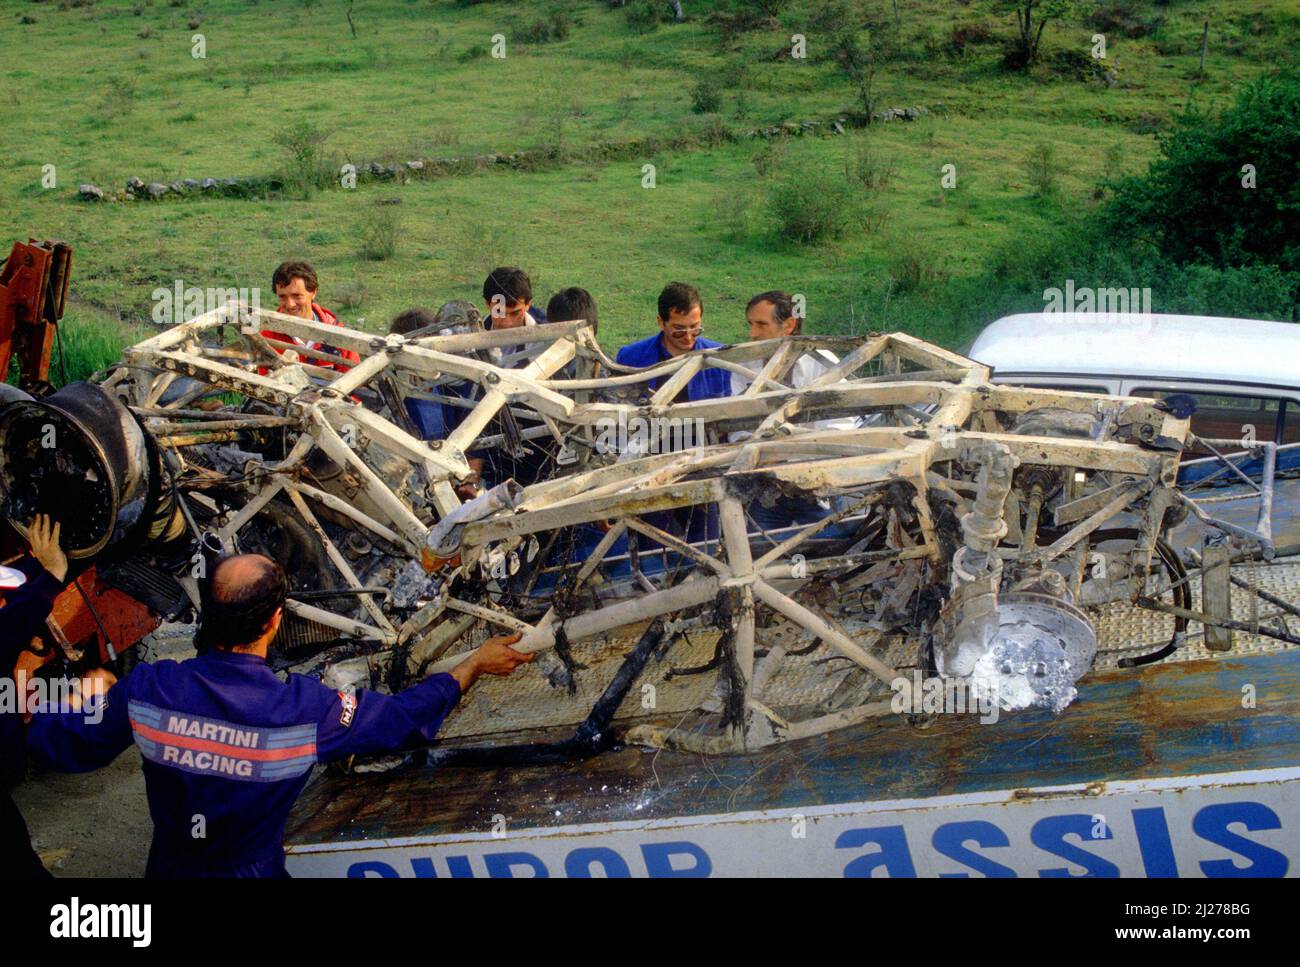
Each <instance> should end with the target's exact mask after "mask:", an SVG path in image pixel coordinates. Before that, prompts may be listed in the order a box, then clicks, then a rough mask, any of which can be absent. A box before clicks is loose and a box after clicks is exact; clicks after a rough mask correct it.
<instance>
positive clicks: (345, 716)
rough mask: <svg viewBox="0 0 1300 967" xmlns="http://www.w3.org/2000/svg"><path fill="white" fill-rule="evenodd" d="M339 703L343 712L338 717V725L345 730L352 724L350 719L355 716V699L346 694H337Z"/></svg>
mask: <svg viewBox="0 0 1300 967" xmlns="http://www.w3.org/2000/svg"><path fill="white" fill-rule="evenodd" d="M339 703H340V704H341V705H342V706H343V712H342V714H341V715H339V725H341V726H343V727H344V728H345V729H346V728H347V727H348V726H349V725H351V724H352V717H353V716H354V715H356V714H357V697H356V696H355V695H352V694H349V693H348V692H339Z"/></svg>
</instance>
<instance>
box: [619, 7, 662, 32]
mask: <svg viewBox="0 0 1300 967" xmlns="http://www.w3.org/2000/svg"><path fill="white" fill-rule="evenodd" d="M660 7H667V4H664V3H660V2H659V0H628V3H627V6H625V7H624V8H623V15H624V16H625V17H626V18H627V25H628V26H629V27H631V28H632V29H633V30H634V31H636V32H637V33H639V34H645V33H649V32H650V31H652V30H654V29H655V28H657V27H658V26H659V18H660V17H661V16H662V12H661V11H660Z"/></svg>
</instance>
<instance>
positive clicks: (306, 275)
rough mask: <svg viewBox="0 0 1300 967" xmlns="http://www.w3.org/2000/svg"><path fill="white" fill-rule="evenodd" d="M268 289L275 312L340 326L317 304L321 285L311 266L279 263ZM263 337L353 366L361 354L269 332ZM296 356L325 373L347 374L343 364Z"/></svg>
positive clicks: (306, 263) (301, 263)
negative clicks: (274, 299)
mask: <svg viewBox="0 0 1300 967" xmlns="http://www.w3.org/2000/svg"><path fill="white" fill-rule="evenodd" d="M271 287H272V288H273V289H274V290H275V297H276V299H277V300H279V305H277V306H276V311H277V312H283V313H284V314H285V315H288V316H297V317H298V318H299V319H308V320H312V321H315V322H323V323H325V324H326V325H329V326H342V325H343V324H342V323H341V322H339V320H338V316H336V315H334V313H332V312H330V311H329V310H328V309H326V308H325V307H324V306H322V305H318V304H317V303H316V293H317V292H318V291H319V289H320V283H319V281H318V280H317V278H316V270H315V269H314V268H312V265H311V263H310V262H281V263H280V265H279V267H278V268H276V270H275V272H274V273H273V274H272V275H271ZM262 335H263V336H266V337H267V338H268V339H278V340H280V341H281V342H286V343H293V344H295V345H297V346H301V347H302V349H319V350H322V351H324V352H329V353H334V354H335V355H337V356H341V357H343V358H344V359H346V360H347V361H348V362H349V363H351V364H354V365H355V364H356V363H359V362H361V356H360V354H359V353H356V352H353V351H352V350H350V349H336V348H335V347H333V346H328V345H325V344H323V343H317V342H303V341H302V340H301V339H295V338H294V337H293V336H287V335H285V334H284V333H279V332H274V331H272V330H270V329H266V330H263V331H262ZM276 350H277V351H279V352H284V347H280V346H276ZM299 355H300V356H301V357H302V361H303V362H304V363H312V364H314V365H316V366H323V367H325V368H327V369H337V370H339V371H340V372H347V370H348V367H347V366H345V365H344V364H342V363H336V362H334V361H332V360H325V359H315V358H311V357H309V356H306V355H303V354H302V352H301V350H300V351H299Z"/></svg>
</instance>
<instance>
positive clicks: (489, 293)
mask: <svg viewBox="0 0 1300 967" xmlns="http://www.w3.org/2000/svg"><path fill="white" fill-rule="evenodd" d="M498 295H499V296H501V297H502V298H504V299H505V300H506V307H507V308H509V307H510V306H512V305H514V304H515V303H516V302H532V301H533V283H532V282H531V281H530V280H529V278H528V273H527V272H525V271H524V270H523V269H516V268H514V267H512V266H509V265H503V266H501V267H499V268H495V269H493V270H492V271H491V272H489V273H488V277H487V278H486V279H485V280H484V281H483V301H484V302H486V303H488V304H491V302H492V297H493V296H498Z"/></svg>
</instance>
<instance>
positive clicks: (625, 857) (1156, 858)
mask: <svg viewBox="0 0 1300 967" xmlns="http://www.w3.org/2000/svg"><path fill="white" fill-rule="evenodd" d="M1130 818H1131V820H1132V829H1133V832H1134V834H1135V836H1136V840H1137V853H1138V855H1139V856H1140V858H1141V862H1142V870H1143V872H1144V873H1145V874H1146V875H1147V876H1149V877H1177V876H1180V875H1183V874H1185V873H1187V872H1191V871H1190V870H1186V869H1184V870H1181V871H1180V870H1179V868H1178V862H1177V860H1176V858H1175V852H1174V846H1173V837H1172V835H1171V832H1170V828H1169V818H1168V816H1167V814H1166V813H1165V810H1164V808H1163V807H1160V806H1155V807H1142V808H1134V809H1132V810H1131V811H1130ZM1281 828H1282V821H1281V819H1280V818H1279V817H1278V814H1277V813H1276V812H1275V811H1274V810H1273V809H1271V808H1270V807H1269V806H1267V805H1265V804H1263V803H1260V802H1251V801H1241V802H1229V803H1217V804H1212V805H1207V806H1204V807H1202V808H1201V809H1199V810H1198V811H1196V812H1195V813H1194V814H1193V816H1192V820H1191V830H1190V832H1191V833H1192V834H1194V835H1195V836H1196V837H1197V838H1198V839H1199V840H1200V841H1203V842H1206V843H1211V844H1213V845H1215V846H1218V847H1220V848H1222V849H1223V850H1225V851H1227V852H1228V853H1230V854H1232V856H1231V857H1225V858H1221V859H1202V860H1199V867H1200V872H1201V873H1203V874H1204V875H1205V876H1207V877H1239V876H1251V877H1258V876H1263V877H1281V876H1285V875H1286V873H1287V871H1288V869H1289V867H1290V861H1289V859H1288V857H1287V856H1286V855H1285V854H1283V853H1281V852H1279V851H1278V850H1275V849H1272V848H1271V847H1269V846H1266V845H1264V844H1263V843H1260V842H1258V841H1256V840H1254V839H1251V838H1250V837H1249V836H1248V835H1246V834H1249V833H1252V832H1262V831H1268V830H1279V829H1281ZM1017 831H1018V830H1017V828H1016V827H1014V826H1013V827H1012V834H1014V833H1015V832H1017ZM1019 831H1021V835H1023V827H1019ZM710 832H716V833H724V832H725V830H724V829H719V830H716V831H702V832H701V834H700V837H701V838H702V839H705V840H706V841H707V840H708V838H709V834H710ZM760 835H761V834H760ZM732 836H734V834H732ZM784 836H788V833H787V834H784ZM784 836H783V837H782V842H784ZM915 836H916V834H915V832H913V838H915ZM1028 839H1029V842H1030V843H1032V844H1033V846H1035V847H1037V849H1038V850H1039V851H1040V853H1039V855H1038V857H1037V860H1036V862H1035V861H1034V860H1033V859H1026V857H1025V854H1024V853H1023V852H1021V854H1020V856H1019V858H1020V860H1021V863H1020V868H1021V872H1029V873H1030V874H1031V875H1032V873H1034V872H1036V873H1037V875H1038V876H1040V877H1071V876H1075V875H1079V874H1076V873H1075V872H1072V869H1071V867H1075V868H1082V870H1083V871H1084V872H1083V873H1082V874H1081V875H1082V876H1088V877H1114V876H1119V875H1120V870H1119V867H1118V866H1116V864H1115V863H1113V862H1111V860H1109V859H1107V858H1106V856H1105V853H1106V850H1105V849H1104V848H1103V847H1101V846H1100V845H1093V844H1101V843H1104V842H1105V841H1107V840H1113V839H1114V836H1113V834H1112V832H1111V825H1110V822H1109V820H1106V821H1103V820H1102V817H1101V816H1099V815H1089V814H1086V813H1063V814H1060V815H1055V816H1045V817H1042V818H1040V819H1038V820H1037V821H1036V822H1035V823H1034V824H1033V825H1032V826H1030V827H1029V830H1028ZM588 842H590V840H588ZM503 845H504V844H503ZM521 845H522V844H521ZM756 845H757V843H756ZM925 845H928V847H929V848H930V849H932V851H933V853H934V854H936V855H938V856H941V857H944V858H946V859H948V860H951V861H953V862H954V863H955V864H957V865H958V866H959V867H962V868H964V869H958V870H945V871H942V872H940V873H939V876H941V877H969V876H972V875H980V876H986V877H1014V876H1017V875H1018V874H1017V870H1016V869H1014V868H1012V867H1011V866H1008V865H1006V864H1004V863H999V862H997V859H1006V860H1008V861H1009V860H1010V855H1009V853H1006V852H1003V851H1009V850H1011V849H1012V847H1013V845H1015V844H1013V842H1012V835H1009V833H1008V830H1007V829H1005V828H1003V826H1001V825H999V824H998V823H995V822H990V821H988V820H965V821H957V822H950V823H944V824H942V825H940V826H938V827H937V828H936V829H935V830H934V832H933V834H932V835H931V836H930V837H929V843H928V844H925ZM1020 845H1021V847H1022V850H1023V847H1024V846H1025V845H1027V844H1023V843H1022V844H1020ZM834 847H835V849H836V850H844V851H849V852H845V853H841V854H839V855H840V856H842V857H843V858H844V860H845V862H844V865H843V870H842V872H843V875H844V876H846V877H871V876H878V875H882V874H883V875H887V876H891V877H914V876H916V875H917V873H916V862H915V860H914V856H913V852H912V844H911V843H909V841H908V834H907V830H906V828H905V827H904V826H902V825H887V826H872V827H862V828H855V829H846V830H842V831H840V833H839V835H838V836H837V837H836V838H835V842H834ZM464 848H465V847H464V845H462V846H461V849H462V850H463V849H464ZM715 848H718V847H715ZM729 848H731V849H736V848H737V847H736V846H735V844H734V839H733V842H732V845H731V846H730V847H729ZM1116 848H1117V847H1116V846H1112V847H1111V848H1110V849H1111V855H1114V851H1115V849H1116ZM540 852H542V853H547V854H548V859H550V862H551V865H550V866H548V863H547V859H543V857H542V856H539V855H538V854H537V853H535V852H531V851H529V850H527V849H520V848H513V849H509V850H505V849H500V850H490V851H487V852H484V853H482V854H480V855H479V856H478V857H477V858H475V859H474V864H473V865H471V856H469V855H465V854H464V853H459V854H453V855H446V856H435V855H424V856H412V857H410V858H409V860H407V862H409V864H410V869H409V871H399V868H398V866H399V865H400V864H398V865H395V864H394V861H392V860H391V855H390V857H389V859H388V861H385V860H378V859H358V860H356V861H354V862H352V863H351V864H350V865H349V866H348V870H347V875H348V876H349V877H354V878H365V877H398V876H402V875H403V872H405V875H408V876H416V877H421V878H437V877H439V876H449V877H452V878H462V877H473V876H476V875H486V876H488V877H494V878H504V877H546V876H551V875H563V876H567V877H581V878H587V877H593V876H604V877H610V878H615V877H617V878H625V877H630V876H633V875H638V874H641V873H644V874H645V875H647V876H651V877H701V876H710V875H711V874H712V873H713V870H714V863H713V860H712V859H711V858H710V856H709V853H708V850H707V849H706V848H705V846H704V845H702V844H701V843H697V842H692V841H689V840H684V839H683V840H675V841H672V842H656V843H642V844H639V846H637V847H634V848H632V849H627V848H624V849H622V850H619V849H616V848H614V847H612V846H592V845H586V846H580V847H575V848H573V849H570V850H569V851H568V852H567V853H565V854H564V856H563V859H562V860H560V859H559V858H557V857H553V855H552V854H549V853H548V851H547V850H546V849H544V848H542V849H540ZM638 853H639V855H638ZM999 854H1001V855H999ZM778 859H779V857H776V856H775V851H774V855H773V860H774V861H776V860H778ZM1052 859H1057V860H1064V861H1066V863H1067V864H1069V865H1063V864H1060V863H1057V864H1053V863H1052V862H1051V860H1052ZM435 861H436V864H437V865H436V867H435Z"/></svg>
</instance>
